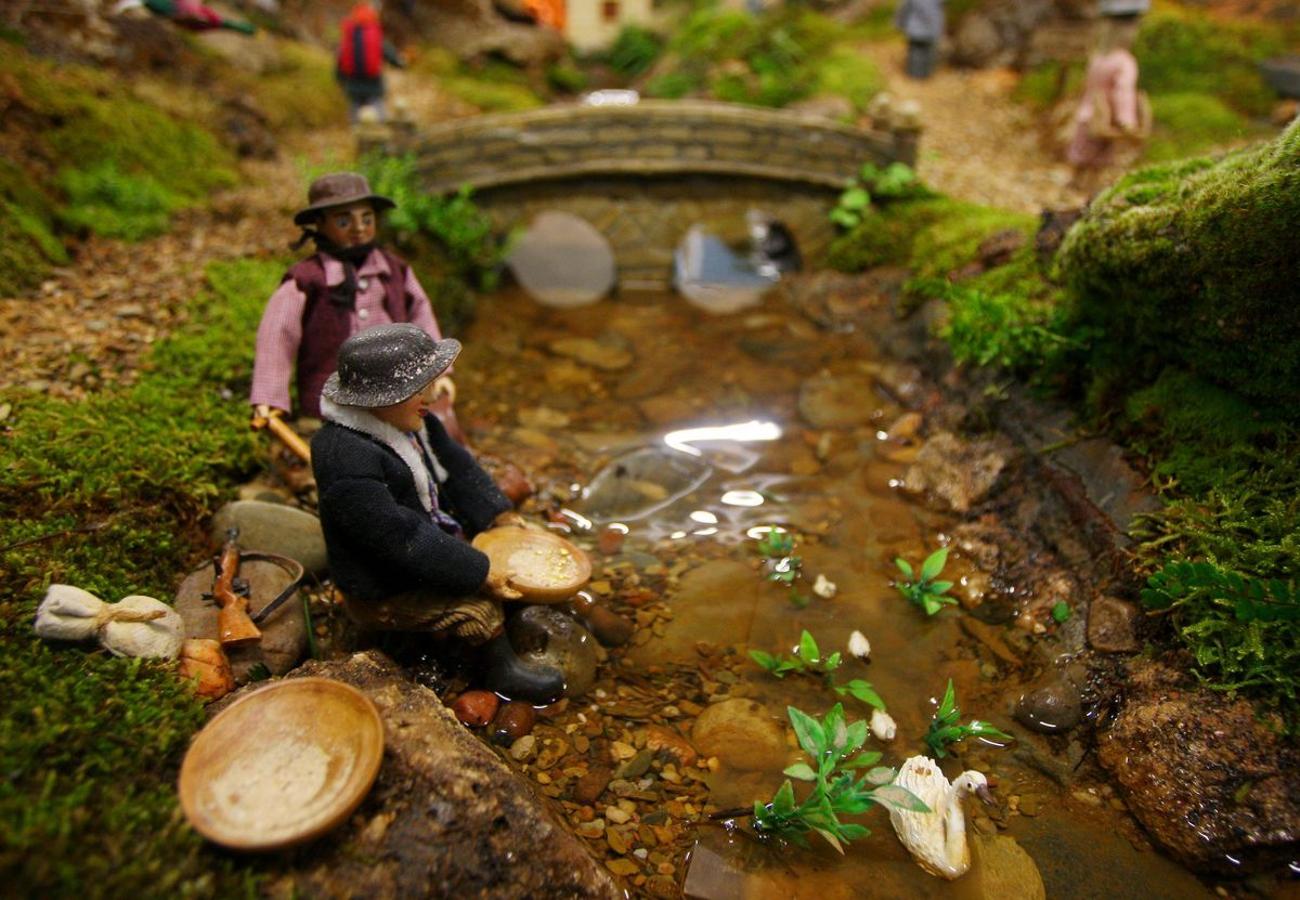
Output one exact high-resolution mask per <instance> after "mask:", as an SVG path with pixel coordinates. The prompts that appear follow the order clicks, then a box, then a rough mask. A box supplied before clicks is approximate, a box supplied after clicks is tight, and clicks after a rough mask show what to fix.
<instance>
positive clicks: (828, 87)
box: [815, 45, 885, 112]
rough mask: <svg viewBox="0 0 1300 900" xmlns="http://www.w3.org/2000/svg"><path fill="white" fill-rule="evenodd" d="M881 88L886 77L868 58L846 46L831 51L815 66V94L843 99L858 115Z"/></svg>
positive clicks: (839, 46)
mask: <svg viewBox="0 0 1300 900" xmlns="http://www.w3.org/2000/svg"><path fill="white" fill-rule="evenodd" d="M884 86H885V77H884V75H883V74H882V73H881V71H880V67H879V66H877V65H876V64H875V62H874V61H872V59H871V57H870V56H867V55H866V54H864V53H862V52H861V51H860V50H858V49H856V48H853V47H850V46H847V45H837V46H835V47H832V48H831V49H830V51H829V52H828V53H826V54H825V55H824V56H823V57H822V59H821V62H820V63H819V64H818V66H817V89H816V91H815V93H818V94H836V95H838V96H841V97H845V98H847V99H848V100H849V102H850V103H852V104H853V108H854V109H855V110H857V111H858V112H862V111H863V110H864V109H866V108H867V103H868V102H869V101H870V100H871V98H872V97H874V96H875V95H876V94H878V93H880V90H881V89H882V88H883V87H884Z"/></svg>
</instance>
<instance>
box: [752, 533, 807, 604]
mask: <svg viewBox="0 0 1300 900" xmlns="http://www.w3.org/2000/svg"><path fill="white" fill-rule="evenodd" d="M758 552H759V553H760V554H762V556H763V558H764V559H766V560H767V579H768V581H775V582H778V583H779V584H784V585H785V586H786V587H787V588H789V589H790V602H791V603H792V604H794V606H796V607H797V608H799V609H803V608H804V607H806V606H807V605H808V604H809V603H811V602H812V598H811V597H809V596H808V595H807V594H805V593H803V592H802V591H799V590H797V589H796V588H795V582H796V581H798V580H799V576H800V571H801V570H802V568H803V558H802V557H800V556H795V555H794V535H792V534H790V533H789V532H787V531H778V530H776V529H775V528H773V529H771V530H769V531H768V532H767V533H765V534H764V535H763V537H762V539H761V540H759V542H758Z"/></svg>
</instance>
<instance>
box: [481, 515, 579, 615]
mask: <svg viewBox="0 0 1300 900" xmlns="http://www.w3.org/2000/svg"><path fill="white" fill-rule="evenodd" d="M474 546H475V547H477V548H478V549H479V550H482V551H483V552H484V553H486V554H487V555H488V557H489V558H490V559H491V560H492V568H493V569H499V570H501V571H505V572H509V573H510V586H511V587H513V588H514V589H515V590H517V591H519V593H521V594H523V595H524V599H526V600H532V601H534V602H536V603H559V602H561V601H564V600H568V599H569V598H570V597H572V596H573V595H574V593H575V592H576V591H577V590H578V589H579V588H580V587H582V586H583V585H585V584H586V583H587V582H588V581H590V580H591V560H589V559H588V558H587V554H586V553H584V552H583V551H582V550H581V548H579V547H576V546H574V545H573V544H571V543H570V542H568V541H566V540H565V539H564V538H562V537H560V536H559V535H557V534H551V533H550V532H549V531H537V530H534V529H532V528H519V527H517V526H513V525H508V526H505V527H502V528H492V529H490V530H488V531H484V532H483V533H481V534H479V535H478V536H477V537H475V538H474Z"/></svg>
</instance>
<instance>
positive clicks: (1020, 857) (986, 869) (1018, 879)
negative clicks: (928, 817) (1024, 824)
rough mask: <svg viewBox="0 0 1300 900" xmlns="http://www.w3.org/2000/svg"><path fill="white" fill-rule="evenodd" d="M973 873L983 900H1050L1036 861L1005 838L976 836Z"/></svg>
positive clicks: (973, 846) (973, 878) (972, 854)
mask: <svg viewBox="0 0 1300 900" xmlns="http://www.w3.org/2000/svg"><path fill="white" fill-rule="evenodd" d="M970 843H971V856H972V859H973V862H974V865H973V867H972V870H971V875H972V880H973V881H974V882H975V887H976V890H977V893H976V895H975V896H977V897H979V898H981V900H1010V898H1013V897H1014V898H1015V900H1046V898H1047V888H1045V887H1044V886H1043V876H1042V875H1040V874H1039V872H1038V866H1037V865H1036V864H1035V863H1034V859H1033V857H1031V856H1030V855H1029V854H1028V853H1026V852H1025V850H1024V848H1023V847H1021V846H1020V845H1019V844H1017V843H1016V839H1015V838H1013V837H1009V836H1007V835H1004V834H998V835H990V836H986V835H983V834H976V835H973V836H972V839H971V842H970Z"/></svg>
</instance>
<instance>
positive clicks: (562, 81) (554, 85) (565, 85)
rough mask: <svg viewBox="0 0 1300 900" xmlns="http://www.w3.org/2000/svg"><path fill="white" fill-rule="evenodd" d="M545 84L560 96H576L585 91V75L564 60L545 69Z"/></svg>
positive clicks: (570, 62)
mask: <svg viewBox="0 0 1300 900" xmlns="http://www.w3.org/2000/svg"><path fill="white" fill-rule="evenodd" d="M546 83H547V85H549V86H550V88H551V89H552V90H554V91H558V92H559V93H561V94H576V93H578V92H580V91H584V90H586V88H587V74H586V73H585V72H583V71H582V69H579V68H578V67H577V66H575V65H574V64H573V62H572V61H570V60H567V59H565V60H561V61H560V62H557V63H555V64H554V65H552V66H549V67H548V68H547V69H546Z"/></svg>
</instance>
